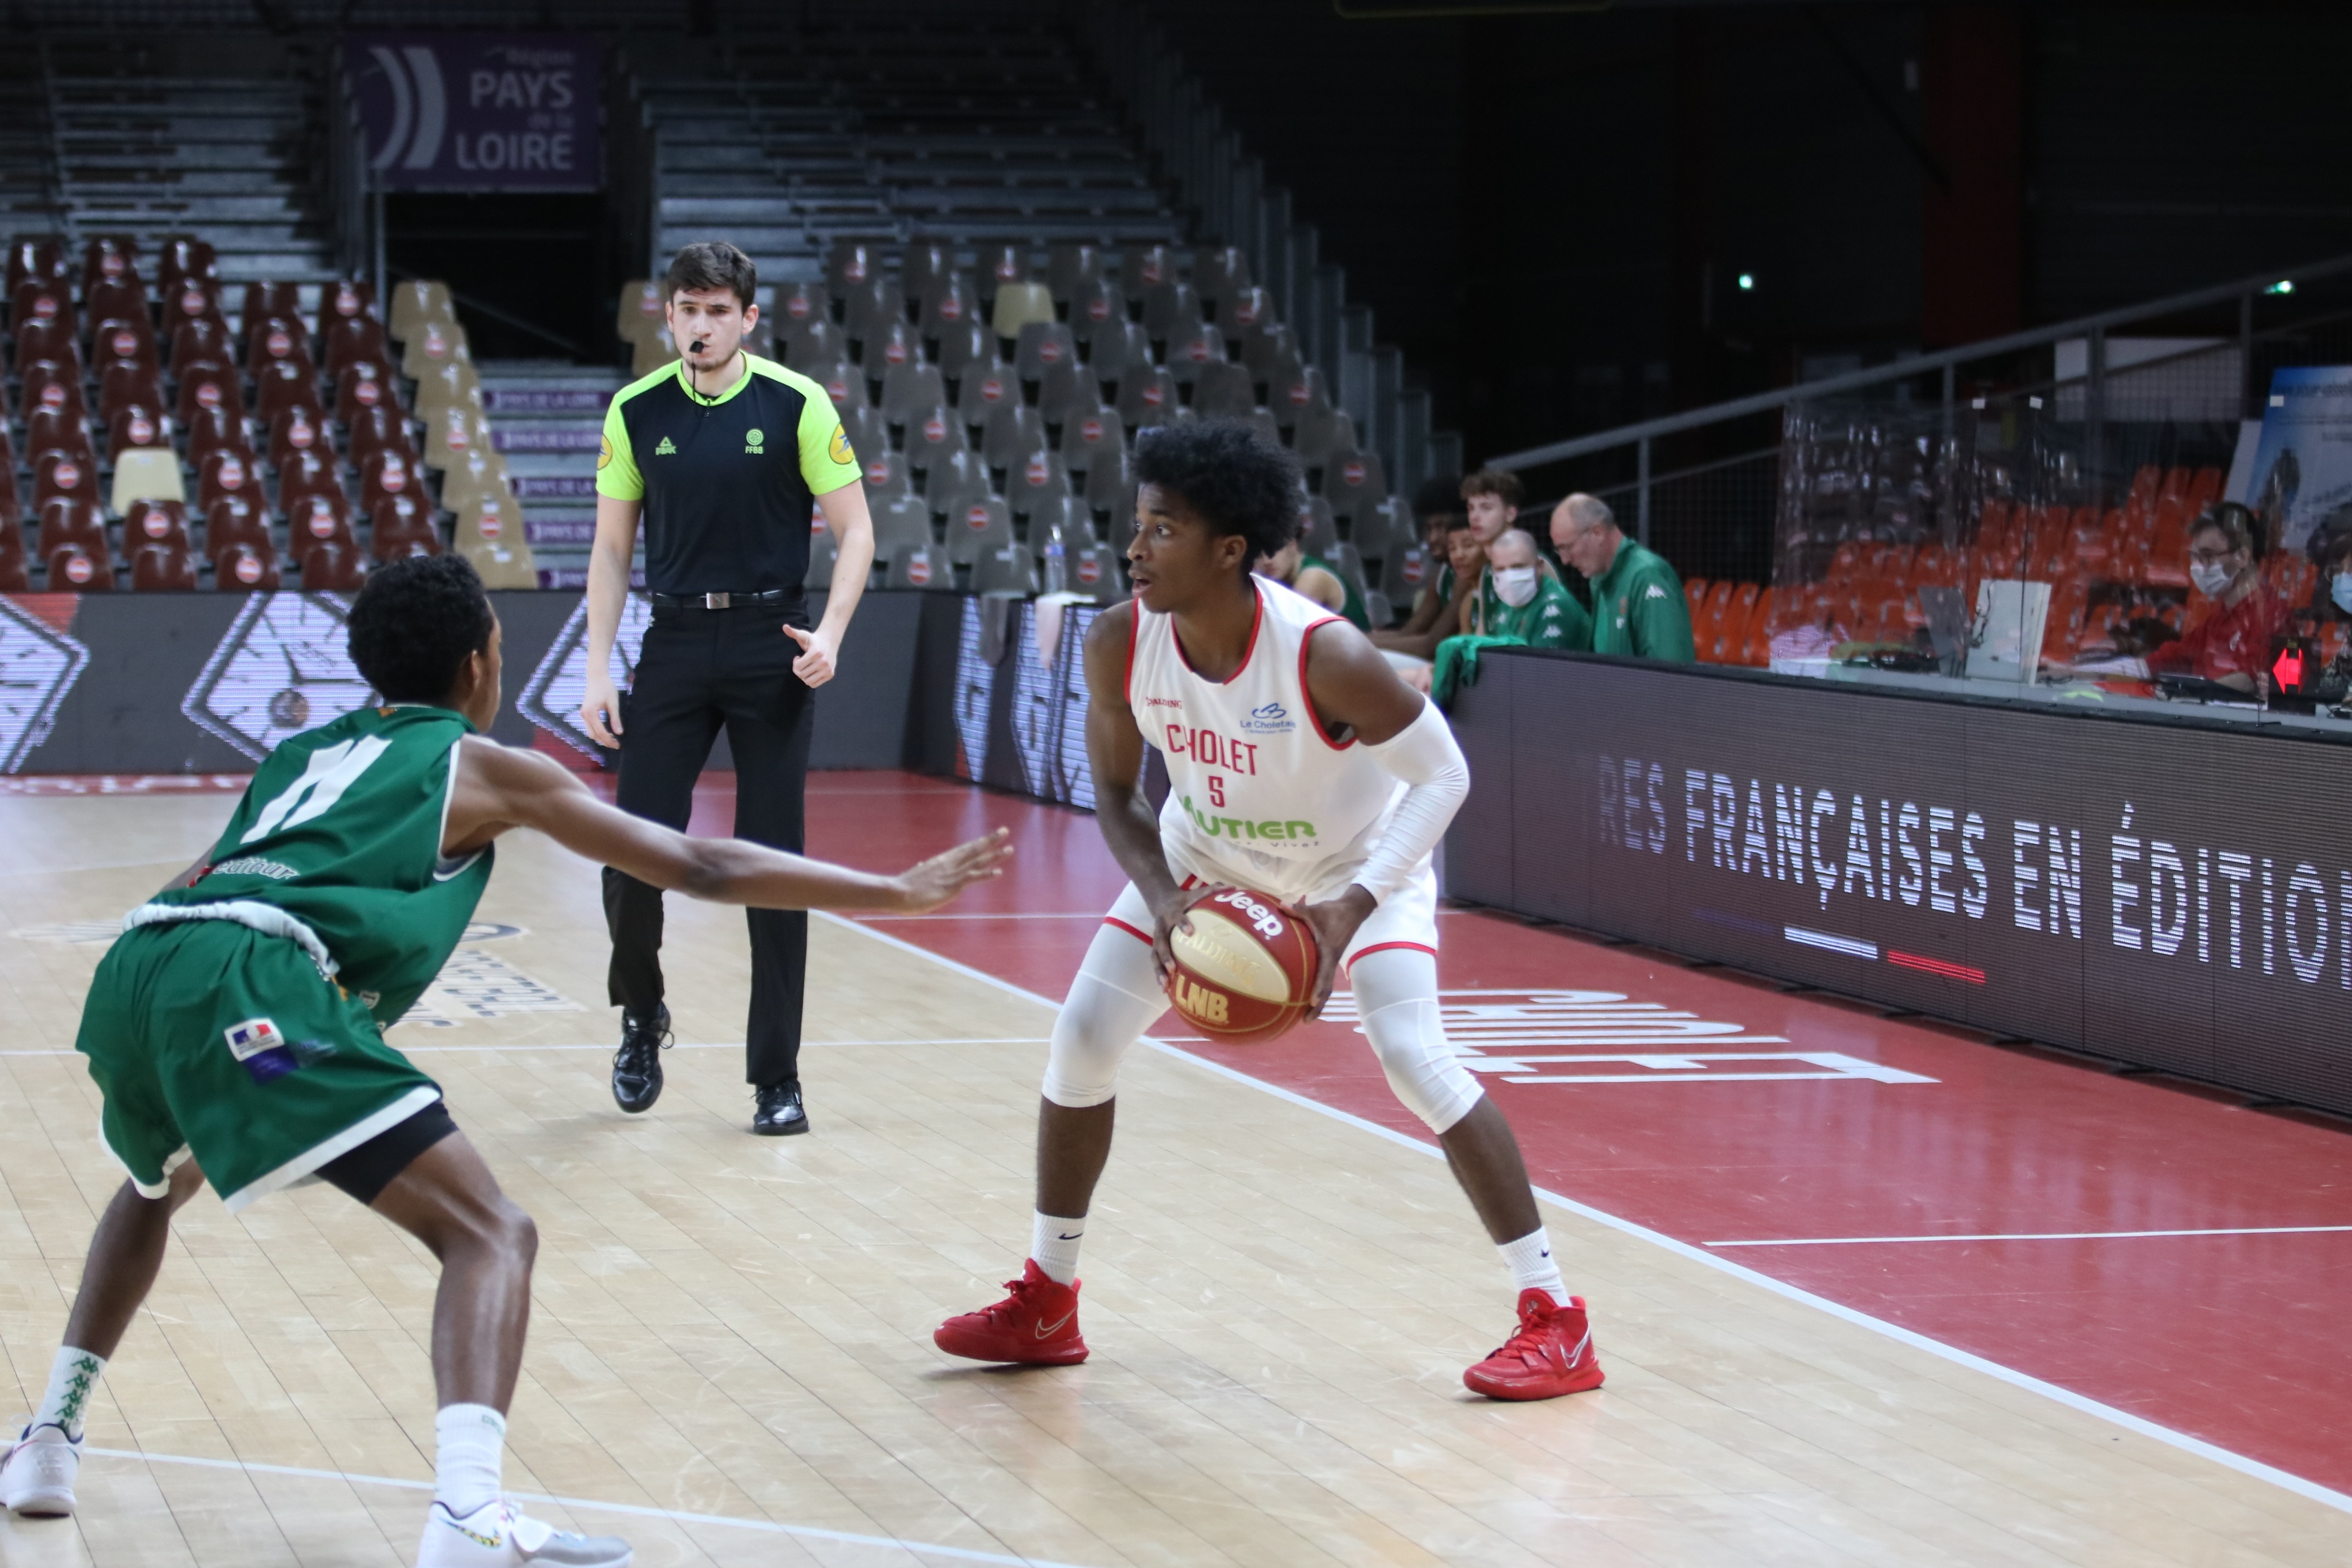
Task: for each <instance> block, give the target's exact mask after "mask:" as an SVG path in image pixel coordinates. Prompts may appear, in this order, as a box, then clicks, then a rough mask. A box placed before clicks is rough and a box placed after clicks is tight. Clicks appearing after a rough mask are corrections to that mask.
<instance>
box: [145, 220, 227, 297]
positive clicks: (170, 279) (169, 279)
mask: <svg viewBox="0 0 2352 1568" xmlns="http://www.w3.org/2000/svg"><path fill="white" fill-rule="evenodd" d="M155 278H156V281H157V282H158V283H160V284H161V285H162V286H163V288H164V289H167V290H168V289H177V288H178V287H180V285H181V284H182V283H183V282H184V281H186V280H188V279H195V280H196V281H198V282H200V283H213V284H217V283H218V282H219V281H220V258H219V257H217V256H216V255H215V254H214V252H213V247H211V246H210V245H207V244H206V243H205V241H203V240H201V239H198V238H196V237H194V235H187V234H178V235H167V236H165V237H164V239H163V245H162V246H161V247H159V249H158V253H157V256H156V259H155Z"/></svg>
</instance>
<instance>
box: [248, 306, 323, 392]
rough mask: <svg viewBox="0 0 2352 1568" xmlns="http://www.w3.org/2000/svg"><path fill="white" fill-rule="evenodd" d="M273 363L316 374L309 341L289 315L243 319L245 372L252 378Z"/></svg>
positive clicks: (258, 377) (259, 374) (256, 377)
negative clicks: (244, 320)
mask: <svg viewBox="0 0 2352 1568" xmlns="http://www.w3.org/2000/svg"><path fill="white" fill-rule="evenodd" d="M273 364H297V365H300V366H301V367H302V369H303V372H304V374H308V375H310V376H312V377H314V378H315V377H316V376H317V375H318V374H319V372H318V366H316V365H315V364H313V363H311V361H310V340H309V339H307V338H306V337H304V336H303V334H302V329H301V327H300V326H299V324H298V322H297V321H296V320H295V318H293V317H292V316H290V315H289V316H267V317H264V318H263V319H262V320H260V321H255V320H254V319H253V318H252V317H250V316H248V317H247V318H246V334H245V372H246V374H247V375H250V376H252V377H253V378H254V379H255V380H256V381H258V380H260V379H261V376H262V373H263V372H264V371H266V370H268V368H269V366H271V365H273Z"/></svg>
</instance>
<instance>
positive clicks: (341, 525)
mask: <svg viewBox="0 0 2352 1568" xmlns="http://www.w3.org/2000/svg"><path fill="white" fill-rule="evenodd" d="M323 544H348V545H350V546H351V547H352V549H353V550H357V549H358V548H359V541H358V540H356V539H354V538H353V537H352V522H351V513H350V511H349V510H348V508H347V507H346V506H345V504H344V501H343V498H342V493H341V491H340V490H338V491H336V492H335V493H333V494H327V493H325V492H322V491H315V490H314V491H312V492H310V494H307V495H305V496H303V497H302V498H301V499H300V500H297V501H289V503H287V507H286V553H287V554H289V555H290V556H292V557H293V558H294V560H295V561H296V562H297V563H299V562H300V561H301V560H302V558H303V557H304V556H306V555H308V554H310V552H311V551H313V550H316V549H318V548H319V547H320V545H323Z"/></svg>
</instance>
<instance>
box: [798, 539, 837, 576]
mask: <svg viewBox="0 0 2352 1568" xmlns="http://www.w3.org/2000/svg"><path fill="white" fill-rule="evenodd" d="M840 558H841V541H839V540H838V539H835V537H834V536H833V530H831V529H829V528H820V529H815V530H813V531H811V532H810V534H809V560H808V570H807V571H806V572H804V573H803V574H801V586H802V587H803V588H817V589H822V588H824V586H825V585H826V584H829V583H831V582H832V581H833V563H835V561H838V560H839V559H840Z"/></svg>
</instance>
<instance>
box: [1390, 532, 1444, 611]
mask: <svg viewBox="0 0 2352 1568" xmlns="http://www.w3.org/2000/svg"><path fill="white" fill-rule="evenodd" d="M1436 581H1437V569H1436V567H1435V565H1434V564H1433V563H1432V562H1431V561H1430V559H1429V551H1428V548H1427V547H1426V546H1424V545H1420V544H1412V545H1408V546H1406V547H1405V548H1404V549H1402V550H1391V551H1390V552H1389V555H1388V559H1387V560H1385V561H1383V562H1381V593H1382V594H1385V595H1388V599H1389V603H1390V604H1391V605H1405V606H1407V607H1408V608H1409V607H1411V605H1412V601H1413V598H1414V596H1415V595H1418V594H1419V593H1420V592H1421V591H1422V590H1423V588H1425V587H1427V586H1429V585H1430V584H1433V583H1434V582H1436Z"/></svg>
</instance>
